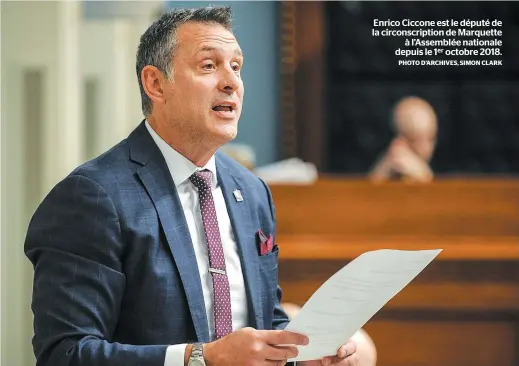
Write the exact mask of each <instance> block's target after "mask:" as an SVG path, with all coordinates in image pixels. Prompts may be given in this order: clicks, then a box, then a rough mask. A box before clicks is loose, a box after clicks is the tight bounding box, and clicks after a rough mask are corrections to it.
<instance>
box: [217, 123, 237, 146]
mask: <svg viewBox="0 0 519 366" xmlns="http://www.w3.org/2000/svg"><path fill="white" fill-rule="evenodd" d="M215 135H216V136H218V140H219V141H220V142H221V143H222V144H226V143H227V142H230V141H232V140H234V139H235V138H236V136H238V128H237V126H229V125H228V126H222V127H220V128H219V129H218V130H217V131H216V133H215Z"/></svg>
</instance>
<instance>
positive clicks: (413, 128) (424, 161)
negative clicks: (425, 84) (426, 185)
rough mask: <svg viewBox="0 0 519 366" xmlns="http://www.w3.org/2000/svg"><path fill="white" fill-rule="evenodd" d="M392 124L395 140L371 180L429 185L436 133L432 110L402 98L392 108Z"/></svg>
mask: <svg viewBox="0 0 519 366" xmlns="http://www.w3.org/2000/svg"><path fill="white" fill-rule="evenodd" d="M392 122H393V128H394V131H395V134H396V136H395V138H394V139H393V140H392V141H391V144H390V145H389V148H388V149H387V150H386V151H385V152H384V154H383V156H382V157H381V159H380V160H379V161H378V162H377V163H376V165H375V167H374V168H373V170H372V171H371V172H370V178H371V180H373V181H386V180H395V179H396V180H399V179H403V180H406V181H414V182H430V181H431V180H432V179H433V176H434V174H433V171H432V169H431V167H430V166H429V161H430V160H431V157H432V155H433V153H434V148H435V146H436V135H437V130H438V122H437V117H436V113H435V111H434V109H433V107H432V106H431V105H430V104H429V103H428V102H427V101H425V100H424V99H421V98H418V97H414V96H411V97H406V98H404V99H402V100H401V101H399V102H398V103H397V105H396V106H395V108H394V110H393V116H392Z"/></svg>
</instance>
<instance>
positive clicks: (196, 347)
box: [187, 343, 206, 366]
mask: <svg viewBox="0 0 519 366" xmlns="http://www.w3.org/2000/svg"><path fill="white" fill-rule="evenodd" d="M187 365H188V366H206V365H205V360H204V344H203V343H195V344H193V348H191V355H190V356H189V362H188V363H187Z"/></svg>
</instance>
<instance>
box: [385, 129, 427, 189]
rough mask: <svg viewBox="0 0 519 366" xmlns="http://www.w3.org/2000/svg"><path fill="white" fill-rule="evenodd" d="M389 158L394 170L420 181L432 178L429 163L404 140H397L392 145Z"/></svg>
mask: <svg viewBox="0 0 519 366" xmlns="http://www.w3.org/2000/svg"><path fill="white" fill-rule="evenodd" d="M388 158H389V161H390V165H391V168H392V169H393V171H395V172H398V173H400V174H402V175H404V176H405V177H407V178H409V179H411V180H414V181H418V182H429V181H431V180H432V177H433V174H432V171H431V169H430V168H429V165H428V164H427V163H426V162H425V161H423V160H422V159H421V158H420V157H419V156H418V155H416V154H415V153H414V152H413V150H411V148H410V147H409V146H408V145H407V143H405V142H404V141H403V140H401V139H400V140H396V141H395V142H394V143H393V144H392V145H391V147H390V150H389V157H388Z"/></svg>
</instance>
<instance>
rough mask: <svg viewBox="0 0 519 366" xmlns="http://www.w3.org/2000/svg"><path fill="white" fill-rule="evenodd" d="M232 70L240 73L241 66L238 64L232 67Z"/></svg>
mask: <svg viewBox="0 0 519 366" xmlns="http://www.w3.org/2000/svg"><path fill="white" fill-rule="evenodd" d="M232 69H233V70H234V71H240V69H241V66H240V65H238V64H235V65H233V66H232Z"/></svg>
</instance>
